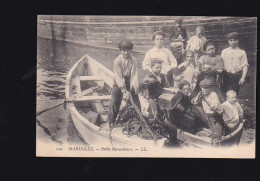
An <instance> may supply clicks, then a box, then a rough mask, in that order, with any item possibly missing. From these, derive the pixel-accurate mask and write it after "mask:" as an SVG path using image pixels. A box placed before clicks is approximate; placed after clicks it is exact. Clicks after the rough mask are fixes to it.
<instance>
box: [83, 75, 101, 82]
mask: <svg viewBox="0 0 260 181" xmlns="http://www.w3.org/2000/svg"><path fill="white" fill-rule="evenodd" d="M89 80H93V81H95V80H102V79H101V78H100V77H97V76H80V81H89Z"/></svg>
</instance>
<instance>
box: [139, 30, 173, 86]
mask: <svg viewBox="0 0 260 181" xmlns="http://www.w3.org/2000/svg"><path fill="white" fill-rule="evenodd" d="M164 37H165V35H164V33H163V32H162V31H157V32H155V33H154V35H153V38H152V40H153V41H154V47H153V48H152V49H150V50H149V51H148V52H147V53H146V54H145V57H144V60H143V63H142V67H143V69H144V70H149V71H150V72H152V70H151V59H152V58H155V59H156V58H159V59H161V60H162V61H163V62H162V68H161V69H162V70H161V73H162V74H165V75H166V76H167V80H168V81H169V84H170V86H173V75H172V68H174V67H177V61H176V59H175V57H174V56H173V55H172V53H171V51H170V50H169V49H167V48H164V47H163V43H164Z"/></svg>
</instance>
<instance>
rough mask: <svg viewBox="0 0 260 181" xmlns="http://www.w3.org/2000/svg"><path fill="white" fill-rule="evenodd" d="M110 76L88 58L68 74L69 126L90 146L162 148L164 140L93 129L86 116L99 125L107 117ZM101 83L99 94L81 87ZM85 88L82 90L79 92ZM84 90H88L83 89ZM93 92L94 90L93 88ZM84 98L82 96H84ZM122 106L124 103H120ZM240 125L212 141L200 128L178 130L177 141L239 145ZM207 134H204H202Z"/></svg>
mask: <svg viewBox="0 0 260 181" xmlns="http://www.w3.org/2000/svg"><path fill="white" fill-rule="evenodd" d="M113 79H114V74H113V72H111V71H110V70H109V69H107V68H106V67H104V66H103V65H102V64H100V63H98V62H97V61H96V60H94V59H93V58H91V57H89V56H88V55H85V56H83V57H82V58H81V59H80V60H79V61H78V62H77V63H76V64H75V65H74V66H73V67H72V68H71V69H70V71H69V73H68V75H67V78H66V83H65V96H66V99H67V100H73V101H71V102H69V103H68V104H67V109H68V111H69V114H70V116H71V120H72V124H73V125H74V128H75V130H76V132H77V134H78V135H79V137H80V138H81V139H82V140H83V141H84V142H86V143H87V144H89V145H90V146H102V147H104V146H112V147H115V146H120V147H122V146H123V147H131V148H140V147H157V148H161V147H163V145H164V143H165V141H166V138H162V139H159V140H157V141H156V142H155V141H154V140H146V139H142V138H140V137H138V136H136V135H135V136H127V135H125V134H123V133H122V129H123V128H122V127H120V126H119V127H115V128H114V129H113V130H112V132H111V133H110V132H109V131H107V130H106V129H103V125H104V124H101V125H100V126H97V125H96V124H94V123H92V122H91V121H90V120H89V118H88V116H87V113H88V111H90V110H94V111H95V112H98V113H99V114H100V115H101V119H102V121H103V123H105V121H106V117H107V106H108V105H109V100H110V99H111V95H110V93H111V89H112V85H113ZM100 82H102V83H103V90H102V91H101V92H100V91H99V93H97V92H93V91H92V92H91V91H89V88H86V87H87V86H84V85H88V86H89V85H98V84H99V83H100ZM83 89H85V90H83ZM86 89H88V90H86ZM93 90H94V89H93ZM84 92H85V93H86V94H87V95H85V93H84ZM122 104H124V102H123V103H122ZM243 125H244V122H241V123H240V124H239V126H238V127H237V129H236V130H235V131H234V132H233V133H231V134H229V135H226V136H223V137H222V138H221V139H220V140H219V141H217V142H213V140H212V139H211V138H210V137H208V136H205V134H204V135H203V134H202V133H205V132H206V133H209V132H210V131H209V130H207V129H203V130H202V131H201V132H200V133H198V134H191V133H188V132H185V131H183V130H181V129H178V130H177V139H178V140H179V141H180V142H181V143H182V144H181V145H185V146H194V147H204V146H225V145H233V144H239V140H240V138H241V135H242V131H243ZM206 135H207V134H206Z"/></svg>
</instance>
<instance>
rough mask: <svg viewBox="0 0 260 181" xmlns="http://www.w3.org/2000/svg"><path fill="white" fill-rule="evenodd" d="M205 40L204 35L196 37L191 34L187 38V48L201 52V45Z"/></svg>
mask: <svg viewBox="0 0 260 181" xmlns="http://www.w3.org/2000/svg"><path fill="white" fill-rule="evenodd" d="M206 41H207V39H206V38H205V37H203V36H202V37H201V38H199V37H197V36H193V37H191V38H190V39H189V40H188V42H187V43H188V45H187V50H192V51H194V50H198V51H201V52H203V45H204V44H205V42H206Z"/></svg>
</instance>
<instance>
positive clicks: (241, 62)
mask: <svg viewBox="0 0 260 181" xmlns="http://www.w3.org/2000/svg"><path fill="white" fill-rule="evenodd" d="M227 39H228V43H229V45H230V47H228V48H226V49H224V50H223V51H222V53H221V57H222V58H223V61H224V71H223V81H224V82H223V90H222V91H223V92H224V93H226V92H227V91H228V90H234V91H236V93H237V95H238V93H239V89H240V86H243V85H244V84H245V81H246V75H247V72H248V66H249V64H248V61H247V55H246V52H245V51H244V50H241V49H240V48H239V47H238V43H239V34H238V33H237V32H232V33H229V34H228V35H227Z"/></svg>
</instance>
